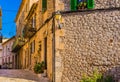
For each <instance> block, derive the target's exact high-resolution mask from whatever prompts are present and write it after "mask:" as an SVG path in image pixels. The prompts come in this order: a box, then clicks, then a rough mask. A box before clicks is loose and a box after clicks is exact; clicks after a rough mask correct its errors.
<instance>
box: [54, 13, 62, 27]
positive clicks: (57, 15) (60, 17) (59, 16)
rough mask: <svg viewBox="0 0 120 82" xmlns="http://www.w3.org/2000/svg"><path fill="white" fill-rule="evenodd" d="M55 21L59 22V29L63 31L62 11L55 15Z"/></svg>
mask: <svg viewBox="0 0 120 82" xmlns="http://www.w3.org/2000/svg"><path fill="white" fill-rule="evenodd" d="M55 19H56V20H57V23H58V27H59V29H61V28H62V23H61V20H62V16H61V13H60V11H57V12H56V13H55Z"/></svg>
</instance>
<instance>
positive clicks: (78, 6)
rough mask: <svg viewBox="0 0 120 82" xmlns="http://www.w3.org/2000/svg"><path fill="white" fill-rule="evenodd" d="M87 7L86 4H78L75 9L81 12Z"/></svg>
mask: <svg viewBox="0 0 120 82" xmlns="http://www.w3.org/2000/svg"><path fill="white" fill-rule="evenodd" d="M86 7H87V3H86V2H80V3H79V4H78V5H77V9H78V10H83V9H85V8H86Z"/></svg>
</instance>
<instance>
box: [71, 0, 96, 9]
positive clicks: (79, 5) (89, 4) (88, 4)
mask: <svg viewBox="0 0 120 82" xmlns="http://www.w3.org/2000/svg"><path fill="white" fill-rule="evenodd" d="M70 4H71V11H75V10H80V9H82V10H83V9H93V8H94V0H71V2H70Z"/></svg>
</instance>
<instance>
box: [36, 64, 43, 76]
mask: <svg viewBox="0 0 120 82" xmlns="http://www.w3.org/2000/svg"><path fill="white" fill-rule="evenodd" d="M44 69H45V64H44V62H39V63H36V64H35V66H34V72H35V73H36V74H38V77H41V74H42V73H44Z"/></svg>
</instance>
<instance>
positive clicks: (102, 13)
mask: <svg viewBox="0 0 120 82" xmlns="http://www.w3.org/2000/svg"><path fill="white" fill-rule="evenodd" d="M61 1H62V0H61ZM63 2H64V3H65V4H66V6H65V10H66V11H67V10H70V6H69V4H68V3H70V1H69V0H67V1H63ZM112 8H115V9H112ZM104 9H105V10H104ZM62 18H63V19H64V23H63V27H62V28H63V29H64V36H63V37H60V38H59V39H60V41H61V43H63V44H64V49H63V50H57V51H56V81H57V82H79V81H80V79H81V78H82V76H83V74H86V75H91V74H93V71H94V70H95V69H98V71H100V72H101V73H103V74H110V75H113V76H114V77H115V80H116V81H117V80H118V79H120V76H119V74H120V71H119V70H120V67H119V66H120V56H119V54H120V50H119V49H120V38H119V36H120V32H119V30H120V28H119V27H120V1H119V0H112V1H109V0H103V1H101V0H95V10H92V11H89V10H83V11H80V12H74V11H73V12H70V11H68V12H64V13H63V14H62ZM57 53H58V55H57Z"/></svg>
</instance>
